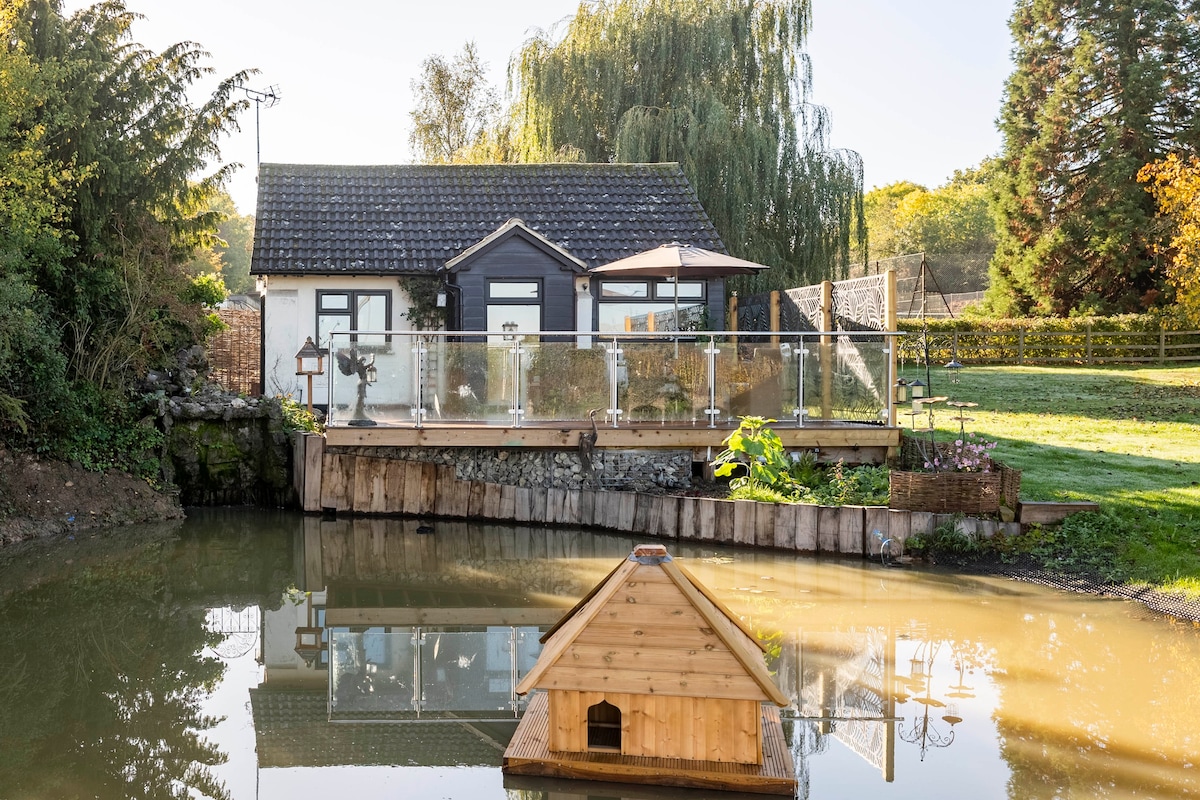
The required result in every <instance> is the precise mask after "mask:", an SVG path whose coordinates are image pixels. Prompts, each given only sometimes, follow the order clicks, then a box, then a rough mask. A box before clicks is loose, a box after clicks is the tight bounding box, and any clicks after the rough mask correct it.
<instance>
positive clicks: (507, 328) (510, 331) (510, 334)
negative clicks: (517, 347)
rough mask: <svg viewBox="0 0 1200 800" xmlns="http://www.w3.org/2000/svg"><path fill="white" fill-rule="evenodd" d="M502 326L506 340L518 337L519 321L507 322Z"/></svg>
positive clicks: (509, 340)
mask: <svg viewBox="0 0 1200 800" xmlns="http://www.w3.org/2000/svg"><path fill="white" fill-rule="evenodd" d="M500 327H501V329H503V331H504V341H506V342H511V341H513V340H514V339H516V338H517V336H516V331H517V323H515V322H506V323H504V324H503V325H501V326H500Z"/></svg>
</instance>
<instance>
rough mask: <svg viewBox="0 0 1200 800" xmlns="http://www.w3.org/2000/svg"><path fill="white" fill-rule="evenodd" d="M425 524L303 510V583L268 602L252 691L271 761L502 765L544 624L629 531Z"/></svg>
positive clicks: (266, 759) (263, 757)
mask: <svg viewBox="0 0 1200 800" xmlns="http://www.w3.org/2000/svg"><path fill="white" fill-rule="evenodd" d="M416 528H417V524H416V523H415V522H411V521H401V520H381V519H373V520H337V521H326V520H319V519H315V518H313V519H308V520H306V521H305V533H304V535H303V537H302V540H301V544H300V546H299V547H298V552H297V553H296V563H297V567H298V570H297V571H298V573H299V574H300V575H302V576H303V578H302V580H301V581H298V583H299V584H300V585H299V587H298V590H297V591H296V592H294V593H291V594H290V595H289V596H288V597H287V598H285V601H284V603H283V605H282V607H281V608H279V609H277V610H275V611H268V612H266V613H265V614H264V623H263V662H264V666H265V670H264V680H263V682H262V684H261V685H260V686H258V687H257V688H255V689H253V690H252V691H251V704H252V709H253V713H254V724H255V731H256V736H257V741H258V754H259V767H260V768H268V767H291V766H327V765H335V764H347V765H350V764H375V765H383V764H399V765H425V766H443V765H444V766H454V765H491V766H499V764H500V757H501V754H502V753H503V750H504V746H505V745H506V744H507V742H508V739H509V737H510V736H511V735H512V731H513V729H514V728H515V724H516V718H517V715H518V713H519V711H520V710H521V708H522V705H521V701H519V700H518V698H517V696H516V694H515V692H514V688H515V685H516V683H517V681H518V680H519V679H520V677H521V676H522V675H524V673H525V672H526V671H527V670H528V669H529V668H530V667H532V666H533V664H534V662H535V661H536V659H537V653H538V650H539V649H540V646H539V645H538V641H537V640H538V637H539V635H540V631H541V630H545V629H547V628H549V627H550V625H552V624H553V623H554V622H555V621H556V620H557V619H558V618H559V617H560V616H561V615H562V613H563V611H564V610H566V609H567V608H569V607H570V606H571V604H572V603H573V602H574V601H575V600H576V598H577V597H578V596H579V595H581V594H583V593H584V592H585V591H586V590H587V588H588V587H589V586H590V584H591V583H592V582H593V578H592V576H591V573H589V572H588V571H587V565H588V561H587V560H588V559H589V558H590V557H592V556H597V555H598V556H600V557H602V558H603V559H604V560H605V561H608V560H609V559H610V558H611V555H612V553H614V552H620V551H621V550H624V551H625V552H628V548H629V547H630V544H629V541H628V540H625V539H621V538H618V537H604V536H599V537H598V536H593V535H591V534H585V533H582V532H581V533H578V534H569V533H566V534H556V535H554V536H553V537H548V536H547V535H546V532H545V531H544V530H534V529H520V528H512V527H506V528H488V529H485V528H481V527H479V526H470V527H468V526H465V525H455V524H447V523H439V524H438V535H436V536H429V535H423V534H420V533H417V529H416ZM551 541H552V542H553V547H554V553H553V554H551V553H549V552H548V551H547V550H546V548H547V547H549V546H550V544H549V543H550V542H551ZM551 556H553V557H551ZM449 719H453V720H454V721H453V722H450V721H445V720H449ZM380 722H395V723H401V724H392V725H381V724H378V723H380Z"/></svg>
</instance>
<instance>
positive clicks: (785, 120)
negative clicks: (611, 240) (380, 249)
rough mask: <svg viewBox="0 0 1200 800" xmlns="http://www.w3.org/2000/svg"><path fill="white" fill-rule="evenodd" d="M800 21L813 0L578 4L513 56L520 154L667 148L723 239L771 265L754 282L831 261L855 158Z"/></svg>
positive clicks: (824, 269) (649, 154)
mask: <svg viewBox="0 0 1200 800" xmlns="http://www.w3.org/2000/svg"><path fill="white" fill-rule="evenodd" d="M809 23H810V3H809V0H757V1H756V2H747V0H601V1H600V2H596V3H592V4H581V5H580V7H579V11H578V13H577V14H576V16H575V17H573V18H572V19H571V21H570V23H569V25H568V26H567V28H566V31H565V33H564V34H563V35H562V37H561V38H559V37H556V36H554V35H552V34H551V33H546V32H542V33H540V34H538V35H536V36H534V37H533V38H532V39H531V40H530V41H528V42H527V43H526V44H525V46H524V48H523V49H522V50H521V52H520V54H519V55H518V56H517V57H516V58H515V59H514V62H513V65H512V67H511V68H510V73H511V74H514V76H515V83H516V88H515V91H514V94H515V104H516V108H515V122H514V126H515V139H516V149H517V152H518V158H520V159H521V160H526V161H540V160H548V159H554V160H562V159H564V158H566V157H569V155H570V154H573V155H574V156H575V157H577V158H579V159H580V160H584V161H590V162H608V161H621V162H663V161H677V162H679V163H680V164H681V165H682V167H683V170H684V172H685V174H686V175H687V176H688V179H689V180H690V181H691V182H692V185H693V186H694V187H695V189H696V192H697V194H698V195H699V198H700V201H701V203H702V204H703V205H704V207H705V209H706V210H707V211H708V213H709V216H710V217H711V218H712V220H713V222H714V224H715V225H716V227H717V230H718V231H719V232H720V233H721V236H722V238H723V239H724V241H725V244H726V246H727V247H728V248H729V250H730V252H731V253H733V254H734V255H737V256H739V257H741V258H746V259H750V260H754V261H759V262H762V263H765V264H769V265H771V266H772V267H773V268H772V269H771V270H768V271H766V272H765V274H764V275H762V276H760V277H756V278H754V279H751V280H752V281H753V282H754V284H755V285H753V286H752V287H749V288H753V289H757V290H763V289H767V288H788V287H792V286H797V285H802V284H805V283H811V282H814V281H818V280H821V279H822V278H826V277H831V276H837V275H840V274H841V273H842V272H843V271H844V269H845V267H846V266H847V264H848V259H849V254H850V250H851V238H852V235H865V226H864V225H863V224H862V167H861V162H860V160H859V158H858V155H857V154H856V153H853V152H850V151H834V150H830V149H829V148H828V147H827V135H828V130H829V117H828V114H827V113H826V111H825V109H823V108H821V107H819V106H815V105H812V104H810V103H809V102H808V100H809V90H810V86H811V70H810V66H809V63H808V61H807V59H806V56H805V55H804V53H803V51H802V48H803V46H804V41H805V38H806V37H807V35H808V29H809ZM852 232H862V233H860V234H852ZM859 244H860V245H861V242H860V243H859ZM859 252H863V250H862V248H861V246H860V249H859Z"/></svg>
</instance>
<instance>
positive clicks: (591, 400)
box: [328, 331, 896, 427]
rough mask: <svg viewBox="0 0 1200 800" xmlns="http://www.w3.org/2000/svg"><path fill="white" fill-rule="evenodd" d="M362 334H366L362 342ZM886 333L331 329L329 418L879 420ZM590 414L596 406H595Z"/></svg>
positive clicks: (706, 422) (718, 422)
mask: <svg viewBox="0 0 1200 800" xmlns="http://www.w3.org/2000/svg"><path fill="white" fill-rule="evenodd" d="M359 336H362V342H360V341H359ZM895 336H896V334H881V333H858V332H853V333H851V332H837V333H828V334H821V333H808V332H806V333H795V332H793V333H776V334H765V333H764V334H758V333H753V334H746V333H735V332H723V333H701V334H689V335H680V334H673V333H670V332H665V333H657V334H656V333H616V334H613V333H604V334H563V333H553V334H552V333H543V334H524V335H522V334H513V333H510V332H502V333H491V332H485V333H471V334H464V333H454V332H448V333H433V332H420V333H413V332H391V333H385V334H381V333H377V332H373V333H371V334H370V340H369V341H370V342H371V344H366V343H365V342H366V341H367V338H366V335H365V334H359V333H356V332H353V331H351V332H337V333H334V334H333V335H332V336H331V344H330V353H331V358H330V359H329V364H330V371H331V374H330V382H329V383H330V390H329V398H328V402H329V405H328V409H329V418H328V422H329V425H331V426H351V427H371V426H378V425H386V426H393V427H395V426H402V427H404V426H415V427H421V426H425V425H454V424H463V425H498V426H511V427H521V426H523V425H538V424H543V425H545V424H553V423H574V424H581V423H586V422H588V421H589V420H590V419H592V418H594V419H595V421H596V423H597V425H603V426H606V427H655V426H660V427H681V426H705V427H726V426H729V425H734V424H736V423H737V420H738V418H739V417H742V416H759V417H766V418H770V419H774V420H777V421H778V422H779V423H781V424H788V423H790V424H794V425H798V426H799V425H812V424H829V423H857V424H880V423H885V422H886V421H887V419H888V413H889V403H890V398H891V390H890V387H891V386H892V384H893V383H894V380H895V379H894V376H893V374H892V368H891V358H890V350H891V347H892V342H893V341H894V337H895ZM593 415H594V417H593Z"/></svg>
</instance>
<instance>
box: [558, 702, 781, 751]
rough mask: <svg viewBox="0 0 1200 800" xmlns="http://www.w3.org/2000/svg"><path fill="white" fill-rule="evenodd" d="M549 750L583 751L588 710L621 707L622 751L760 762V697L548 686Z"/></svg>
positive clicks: (585, 749)
mask: <svg viewBox="0 0 1200 800" xmlns="http://www.w3.org/2000/svg"><path fill="white" fill-rule="evenodd" d="M547 694H548V695H549V700H550V750H552V751H554V750H565V751H567V752H576V753H581V752H586V751H587V749H588V747H587V710H588V708H589V707H591V706H593V705H595V704H596V703H599V702H600V701H601V700H605V701H607V702H609V703H611V704H612V705H614V706H616V707H617V708H619V709H621V754H622V755H626V756H649V757H657V758H684V759H689V760H701V761H718V762H726V763H736V764H760V763H762V736H761V733H762V724H761V712H760V705H761V704H760V703H758V702H756V701H753V700H721V699H716V698H705V697H673V696H667V695H648V694H621V693H616V692H577V691H550V692H548V693H547Z"/></svg>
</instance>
